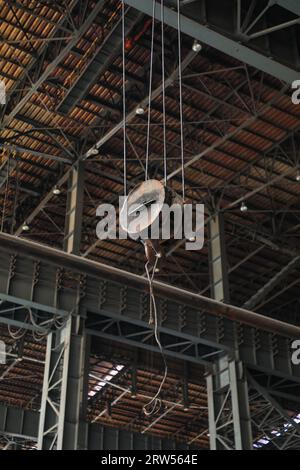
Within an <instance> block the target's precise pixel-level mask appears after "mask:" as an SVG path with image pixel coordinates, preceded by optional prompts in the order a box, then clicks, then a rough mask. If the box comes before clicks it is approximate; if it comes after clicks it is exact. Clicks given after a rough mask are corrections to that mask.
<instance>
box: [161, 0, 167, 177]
mask: <svg viewBox="0 0 300 470" xmlns="http://www.w3.org/2000/svg"><path fill="white" fill-rule="evenodd" d="M160 8H161V10H160V11H161V71H162V101H163V102H162V106H163V143H164V144H163V145H164V150H163V158H164V183H165V185H166V184H167V133H166V88H165V10H164V0H161V3H160Z"/></svg>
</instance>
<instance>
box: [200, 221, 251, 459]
mask: <svg viewBox="0 0 300 470" xmlns="http://www.w3.org/2000/svg"><path fill="white" fill-rule="evenodd" d="M223 217H224V216H223V214H220V213H219V214H217V215H216V216H215V217H214V218H212V219H211V221H210V223H209V233H210V244H209V248H210V250H209V251H210V274H211V286H212V297H213V298H215V299H216V300H218V301H220V302H228V301H229V285H228V272H227V262H226V246H225V232H224V218H223ZM214 369H215V370H214V371H213V372H210V373H209V374H208V376H207V396H208V417H209V434H210V447H211V449H212V450H217V449H223V450H226V449H227V450H229V449H235V450H242V449H247V450H250V449H252V433H251V419H250V410H249V401H248V386H247V380H246V379H245V377H244V371H243V364H242V363H241V362H237V361H236V360H235V359H229V358H228V356H223V357H221V358H220V359H218V360H217V361H216V362H215V367H214Z"/></svg>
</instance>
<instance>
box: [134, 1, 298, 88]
mask: <svg viewBox="0 0 300 470" xmlns="http://www.w3.org/2000/svg"><path fill="white" fill-rule="evenodd" d="M125 2H126V3H127V4H128V5H130V6H131V7H134V8H136V9H137V10H140V11H142V12H143V13H145V14H147V15H149V16H152V2H149V1H148V0H125ZM199 8H200V7H199ZM155 17H156V19H158V20H161V11H160V8H158V7H157V8H156V11H155ZM164 21H165V23H166V24H167V25H169V26H171V27H172V28H175V29H177V26H178V18H177V12H176V11H174V10H171V9H170V8H168V7H165V8H164ZM180 24H181V31H182V32H183V33H185V34H187V35H188V36H191V37H192V38H194V39H198V40H199V41H201V42H202V43H203V44H207V45H209V46H212V47H214V48H215V49H217V50H219V51H221V52H224V53H225V54H228V55H229V56H231V57H234V58H235V59H238V60H240V61H241V62H244V63H246V64H249V65H251V66H252V67H255V68H257V69H259V70H262V71H263V72H265V73H267V74H269V75H273V76H274V77H276V78H278V79H279V80H283V81H284V82H286V83H292V82H293V81H294V80H297V79H298V78H299V72H298V71H297V70H293V69H291V68H289V67H287V66H285V65H283V64H280V63H279V62H276V60H273V59H271V58H270V57H267V56H265V55H263V54H260V53H259V52H256V51H255V50H253V49H250V48H249V47H247V46H244V45H243V44H240V43H238V42H237V41H234V40H232V39H230V38H228V37H226V36H225V35H224V34H220V33H219V32H217V31H214V30H213V29H212V28H209V27H207V26H205V25H203V24H200V23H197V22H196V21H194V20H192V19H190V18H187V17H186V16H184V15H181V20H180Z"/></svg>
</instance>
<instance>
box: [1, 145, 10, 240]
mask: <svg viewBox="0 0 300 470" xmlns="http://www.w3.org/2000/svg"><path fill="white" fill-rule="evenodd" d="M9 170H10V151H9V150H8V156H7V159H6V184H5V191H4V201H3V208H2V221H1V232H3V230H4V223H5V215H6V206H7V201H8V191H9Z"/></svg>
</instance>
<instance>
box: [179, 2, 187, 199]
mask: <svg viewBox="0 0 300 470" xmlns="http://www.w3.org/2000/svg"><path fill="white" fill-rule="evenodd" d="M177 28H178V84H179V108H180V140H181V176H182V198H183V201H184V200H185V178H184V133H183V102H182V70H181V21H180V0H177Z"/></svg>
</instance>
